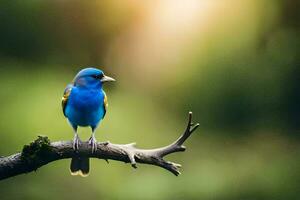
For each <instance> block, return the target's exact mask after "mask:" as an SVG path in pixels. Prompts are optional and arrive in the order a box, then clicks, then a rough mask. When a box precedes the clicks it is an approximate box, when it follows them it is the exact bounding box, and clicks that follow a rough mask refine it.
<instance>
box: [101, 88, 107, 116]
mask: <svg viewBox="0 0 300 200" xmlns="http://www.w3.org/2000/svg"><path fill="white" fill-rule="evenodd" d="M103 94H104V99H103V102H104V103H103V109H104V114H103V117H102V119H103V118H104V116H105V114H106V110H107V107H108V101H107V96H106V94H105V92H104V91H103Z"/></svg>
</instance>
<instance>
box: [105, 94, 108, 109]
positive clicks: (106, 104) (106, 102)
mask: <svg viewBox="0 0 300 200" xmlns="http://www.w3.org/2000/svg"><path fill="white" fill-rule="evenodd" d="M104 107H105V110H106V109H107V107H108V101H107V96H106V94H105V93H104Z"/></svg>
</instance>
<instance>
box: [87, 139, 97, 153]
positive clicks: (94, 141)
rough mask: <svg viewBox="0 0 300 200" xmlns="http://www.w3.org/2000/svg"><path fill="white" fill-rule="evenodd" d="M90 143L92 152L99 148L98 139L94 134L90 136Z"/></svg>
mask: <svg viewBox="0 0 300 200" xmlns="http://www.w3.org/2000/svg"><path fill="white" fill-rule="evenodd" d="M89 145H91V146H92V153H94V152H95V151H96V150H97V140H96V138H95V136H94V135H92V136H91V137H90V139H89Z"/></svg>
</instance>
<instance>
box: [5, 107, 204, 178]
mask: <svg viewBox="0 0 300 200" xmlns="http://www.w3.org/2000/svg"><path fill="white" fill-rule="evenodd" d="M198 126H199V124H198V123H197V124H195V125H194V124H193V123H192V112H189V120H188V124H187V127H186V129H185V131H184V133H183V134H182V135H181V136H180V137H179V138H178V139H177V140H176V141H175V142H173V143H172V144H170V145H168V146H165V147H161V148H156V149H138V148H136V147H135V143H131V144H112V143H110V142H104V143H103V142H102V143H100V142H98V144H97V150H96V152H94V153H92V151H91V147H90V145H89V144H88V142H82V143H81V144H80V147H79V150H78V151H76V152H75V151H74V150H73V145H72V141H58V142H50V140H49V139H48V137H42V136H39V137H38V138H37V139H36V140H35V141H33V142H32V143H30V144H29V145H25V146H24V147H23V150H22V152H21V153H16V154H14V155H11V156H7V157H0V180H2V179H5V178H9V177H12V176H16V175H19V174H23V173H28V172H31V171H36V170H37V169H38V168H39V167H41V166H43V165H46V164H48V163H50V162H53V161H56V160H60V159H66V158H72V157H76V156H81V157H83V156H85V157H91V158H99V159H105V160H106V161H107V160H108V159H111V160H117V161H123V162H125V163H131V165H132V167H134V168H136V167H137V166H136V163H144V164H151V165H156V166H159V167H162V168H164V169H166V170H168V171H170V172H172V173H173V174H174V175H176V176H178V175H179V174H180V172H179V169H180V167H181V165H180V164H177V163H173V162H169V161H166V160H164V159H163V158H164V156H166V155H168V154H171V153H175V152H179V151H184V150H185V146H183V143H184V142H185V140H186V139H187V138H188V137H190V135H191V134H192V133H193V132H194V131H195V130H196V129H197V128H198Z"/></svg>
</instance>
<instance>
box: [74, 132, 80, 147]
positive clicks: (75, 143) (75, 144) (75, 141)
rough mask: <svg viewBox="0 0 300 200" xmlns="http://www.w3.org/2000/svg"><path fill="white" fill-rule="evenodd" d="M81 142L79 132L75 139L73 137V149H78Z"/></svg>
mask: <svg viewBox="0 0 300 200" xmlns="http://www.w3.org/2000/svg"><path fill="white" fill-rule="evenodd" d="M79 143H80V138H79V136H78V134H75V136H74V139H73V149H74V150H75V151H77V150H78V149H79Z"/></svg>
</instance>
